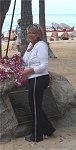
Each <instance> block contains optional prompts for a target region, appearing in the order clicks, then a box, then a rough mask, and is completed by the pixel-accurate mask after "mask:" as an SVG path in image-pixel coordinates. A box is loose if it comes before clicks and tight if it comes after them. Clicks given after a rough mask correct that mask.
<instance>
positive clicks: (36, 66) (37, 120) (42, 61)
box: [21, 24, 55, 142]
mask: <svg viewBox="0 0 76 150" xmlns="http://www.w3.org/2000/svg"><path fill="white" fill-rule="evenodd" d="M28 40H29V41H30V43H29V45H28V48H27V50H26V52H25V54H24V56H23V60H24V62H25V70H24V71H23V72H21V74H22V76H26V77H27V78H28V83H29V105H30V109H31V115H32V118H33V122H34V126H33V129H32V134H31V135H30V136H27V137H25V139H26V140H27V141H35V142H39V141H42V140H43V135H44V137H45V136H51V135H52V134H53V132H54V131H55V128H54V127H53V126H52V125H51V124H50V122H49V121H48V119H47V117H46V115H45V113H44V111H43V109H42V100H43V93H44V90H45V89H46V88H47V87H48V85H49V74H48V70H47V68H48V46H47V44H46V43H45V42H44V41H43V31H42V29H41V27H40V26H39V25H37V24H33V25H30V26H29V27H28Z"/></svg>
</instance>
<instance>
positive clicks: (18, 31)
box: [16, 19, 21, 52]
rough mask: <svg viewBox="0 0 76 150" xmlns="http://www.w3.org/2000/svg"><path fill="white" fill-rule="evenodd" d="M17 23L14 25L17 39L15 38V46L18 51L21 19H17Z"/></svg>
mask: <svg viewBox="0 0 76 150" xmlns="http://www.w3.org/2000/svg"><path fill="white" fill-rule="evenodd" d="M17 22H18V25H17V26H16V35H17V39H16V46H17V50H18V52H20V51H21V50H20V46H21V19H18V21H17Z"/></svg>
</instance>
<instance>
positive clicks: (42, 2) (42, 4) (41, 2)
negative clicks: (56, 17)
mask: <svg viewBox="0 0 76 150" xmlns="http://www.w3.org/2000/svg"><path fill="white" fill-rule="evenodd" d="M39 24H40V25H41V26H42V27H43V30H44V41H45V42H47V37H46V26H45V0H39ZM47 44H48V50H49V51H48V55H49V57H51V58H56V56H55V55H54V54H53V52H52V50H51V48H50V46H49V43H48V42H47Z"/></svg>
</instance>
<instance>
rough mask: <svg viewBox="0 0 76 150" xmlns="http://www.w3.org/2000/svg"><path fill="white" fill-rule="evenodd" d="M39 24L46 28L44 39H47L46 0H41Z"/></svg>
mask: <svg viewBox="0 0 76 150" xmlns="http://www.w3.org/2000/svg"><path fill="white" fill-rule="evenodd" d="M39 24H40V25H41V26H42V28H43V30H44V40H45V41H47V38H46V28H45V0H39Z"/></svg>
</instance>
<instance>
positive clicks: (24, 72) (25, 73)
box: [20, 68, 34, 77]
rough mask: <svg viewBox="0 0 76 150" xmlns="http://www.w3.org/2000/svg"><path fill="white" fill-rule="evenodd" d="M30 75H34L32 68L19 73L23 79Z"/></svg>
mask: <svg viewBox="0 0 76 150" xmlns="http://www.w3.org/2000/svg"><path fill="white" fill-rule="evenodd" d="M31 73H34V69H33V68H30V69H27V70H24V71H21V73H20V74H21V76H22V77H25V76H26V75H28V74H31Z"/></svg>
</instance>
